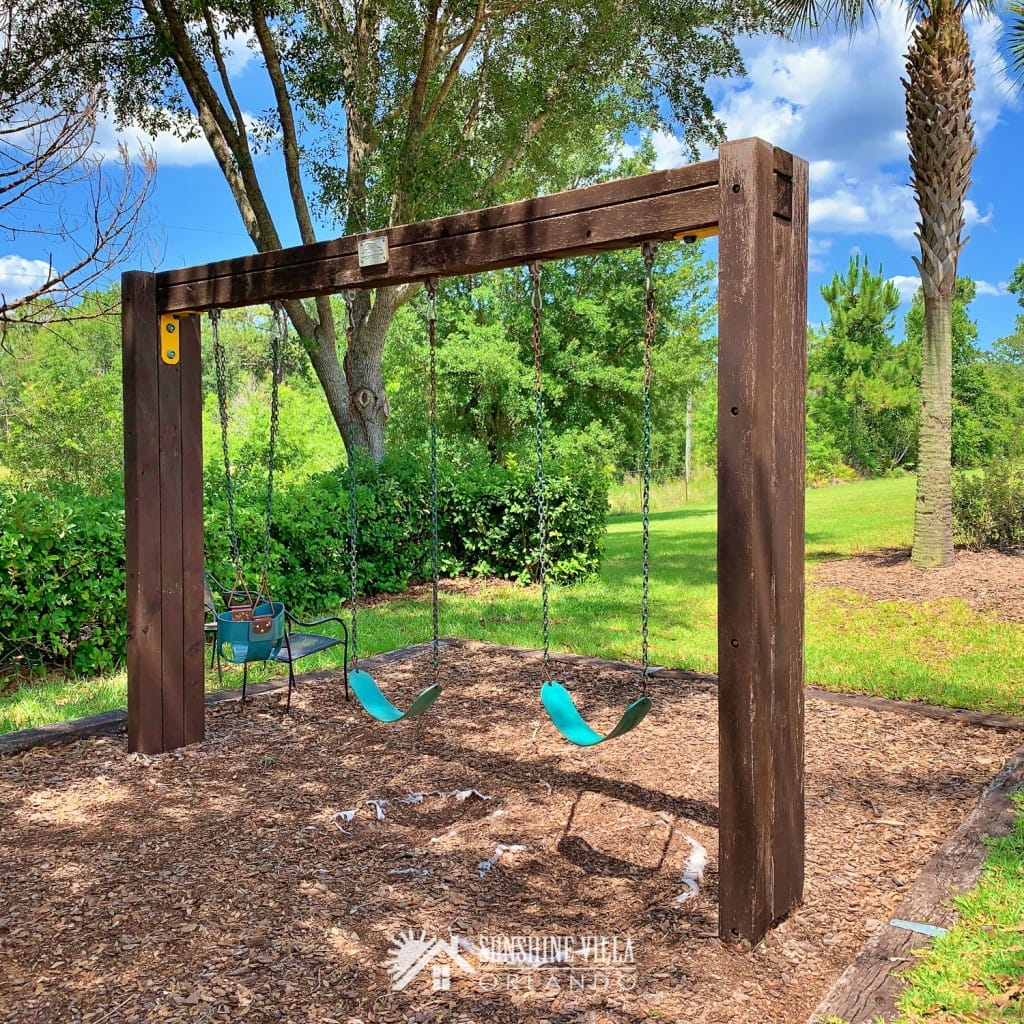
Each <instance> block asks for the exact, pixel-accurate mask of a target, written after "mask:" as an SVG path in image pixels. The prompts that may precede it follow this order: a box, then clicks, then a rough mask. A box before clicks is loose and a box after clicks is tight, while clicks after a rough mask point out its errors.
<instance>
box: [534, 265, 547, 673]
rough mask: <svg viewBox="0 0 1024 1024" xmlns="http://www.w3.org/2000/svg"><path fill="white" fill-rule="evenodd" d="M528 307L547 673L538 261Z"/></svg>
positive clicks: (545, 553) (542, 612)
mask: <svg viewBox="0 0 1024 1024" xmlns="http://www.w3.org/2000/svg"><path fill="white" fill-rule="evenodd" d="M530 283H531V290H530V309H531V310H532V312H533V396H534V424H535V428H536V442H537V537H538V547H539V555H540V566H539V568H540V603H541V624H542V630H543V637H544V671H545V674H546V673H547V667H548V650H549V648H550V645H551V621H550V615H549V611H548V565H547V541H548V537H547V533H548V506H547V496H546V494H545V480H544V394H543V382H542V377H541V365H540V328H541V312H542V310H543V295H542V292H541V264H540V263H539V262H538V263H531V264H530Z"/></svg>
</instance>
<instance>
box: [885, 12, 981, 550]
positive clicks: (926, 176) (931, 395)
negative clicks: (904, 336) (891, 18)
mask: <svg viewBox="0 0 1024 1024" xmlns="http://www.w3.org/2000/svg"><path fill="white" fill-rule="evenodd" d="M964 12H965V6H964V0H936V2H935V3H934V4H933V5H932V6H931V7H930V8H929V9H927V11H926V13H925V15H924V16H923V17H922V18H921V20H920V21H919V22H918V23H917V25H916V26H915V28H914V33H913V37H912V39H911V44H910V49H909V51H908V52H907V65H906V66H907V77H906V79H904V82H903V85H904V88H905V90H906V100H907V138H908V140H909V142H910V168H911V185H912V186H913V189H914V192H915V194H916V197H917V206H918V212H919V214H920V217H921V219H920V221H919V222H918V225H917V228H918V230H917V240H918V242H919V243H920V246H921V257H920V259H915V261H914V262H915V263H916V264H917V267H918V270H919V271H920V273H921V289H922V291H923V293H924V313H925V324H924V346H923V352H922V364H921V437H920V446H919V456H918V473H917V504H916V509H915V515H914V548H913V553H912V558H913V562H914V564H915V565H918V566H921V567H933V566H940V565H949V564H951V563H952V561H953V516H952V501H953V497H952V471H951V449H952V446H951V429H952V419H953V394H952V361H953V355H952V352H953V331H952V317H953V292H954V288H955V286H956V271H957V260H958V258H959V256H960V250H961V249H962V248H963V245H964V242H965V241H966V239H962V238H961V236H962V234H963V228H964V200H965V198H966V195H967V189H968V187H969V186H970V183H971V167H972V165H973V163H974V157H975V155H976V153H977V148H976V147H975V145H974V123H973V121H972V119H971V94H972V92H973V90H974V64H973V62H972V60H971V51H970V43H969V41H968V38H967V30H966V29H965V28H964Z"/></svg>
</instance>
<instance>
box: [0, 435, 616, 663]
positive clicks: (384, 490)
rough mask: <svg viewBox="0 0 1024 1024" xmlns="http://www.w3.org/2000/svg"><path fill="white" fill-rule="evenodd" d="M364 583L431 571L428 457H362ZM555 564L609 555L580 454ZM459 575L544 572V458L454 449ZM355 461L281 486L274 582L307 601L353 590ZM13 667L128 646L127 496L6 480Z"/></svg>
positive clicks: (222, 561)
mask: <svg viewBox="0 0 1024 1024" xmlns="http://www.w3.org/2000/svg"><path fill="white" fill-rule="evenodd" d="M359 480H360V484H359V487H358V491H357V494H358V510H359V581H360V592H361V593H362V594H373V593H380V592H387V593H398V592H400V591H402V590H404V589H405V588H406V587H408V586H409V584H410V582H412V581H414V580H417V579H424V578H426V577H427V576H428V575H429V571H430V538H431V533H430V481H429V476H428V473H427V463H426V459H425V458H424V457H417V456H410V455H408V454H405V455H402V454H399V455H397V456H393V457H390V458H389V459H387V460H386V461H385V463H384V464H383V465H382V466H380V467H376V466H373V465H372V464H365V465H363V466H361V467H360V469H359ZM260 483H262V481H259V480H253V481H250V482H246V481H242V482H241V484H240V493H239V507H238V517H239V533H240V535H241V538H242V543H243V554H244V557H245V560H246V564H247V565H248V566H250V567H253V568H254V569H255V567H256V566H257V565H258V564H259V562H260V555H259V552H260V551H261V546H262V538H263V503H264V501H265V495H264V494H263V493H262V492H261V488H260ZM547 496H548V507H549V529H548V560H549V565H550V578H551V579H553V580H555V581H558V582H561V583H569V582H572V581H574V580H578V579H580V578H581V577H583V576H585V575H587V574H588V573H591V572H595V571H596V570H597V569H598V568H599V566H600V557H601V540H602V538H603V535H604V528H605V518H606V515H607V510H608V495H607V481H606V479H604V477H603V475H602V474H601V473H600V471H598V470H596V469H591V468H589V467H588V466H586V465H584V464H581V465H578V466H575V467H573V468H572V470H571V471H570V470H569V469H567V468H565V467H563V466H559V465H558V464H552V465H551V466H549V467H548V486H547ZM438 507H439V526H440V534H441V569H442V573H443V574H444V575H446V576H454V575H458V574H463V573H465V574H470V575H492V576H501V577H504V578H506V579H512V580H518V581H527V580H531V579H535V578H536V574H537V568H538V558H537V546H536V545H537V510H536V498H535V492H534V480H533V471H532V470H531V469H529V468H528V467H525V466H524V467H517V466H512V467H511V468H503V467H497V466H488V465H483V464H478V463H473V462H469V463H468V464H464V465H456V463H455V462H454V460H452V459H444V460H443V470H442V472H441V474H440V479H439V488H438ZM205 516H206V524H205V529H206V547H207V566H208V568H209V569H210V571H211V572H213V573H214V575H215V576H217V577H218V579H219V580H220V581H221V582H222V583H223V584H225V585H228V584H230V583H231V582H232V580H233V570H232V569H231V558H230V543H229V539H228V527H227V506H226V500H225V495H224V489H223V483H222V482H221V480H220V477H219V475H218V474H217V472H216V469H215V468H214V467H213V466H211V467H210V468H209V470H208V473H207V487H206V507H205ZM348 518H349V512H348V472H347V470H345V469H339V470H334V471H331V472H328V473H324V474H322V475H320V476H316V477H313V478H311V479H309V480H306V481H304V482H303V483H302V484H299V485H296V486H294V487H291V488H287V489H285V488H281V489H279V490H278V493H277V495H276V498H275V504H274V520H273V529H272V532H271V548H270V562H271V572H270V585H271V589H272V592H273V594H274V596H275V598H277V599H278V600H282V601H284V602H285V604H286V605H288V607H289V608H292V609H293V610H294V611H295V612H296V613H298V614H316V613H319V612H323V611H336V610H337V608H338V607H339V606H340V605H341V604H342V603H343V602H344V601H345V600H346V599H347V597H348V592H349V542H348ZM0 566H2V570H0V572H2V575H0V667H4V666H10V665H11V664H12V663H17V662H18V661H21V662H22V663H25V662H27V663H31V664H43V663H46V664H54V663H56V664H61V665H64V666H66V667H68V668H70V669H72V670H73V671H75V672H80V673H87V672H97V671H102V670H104V669H108V668H112V667H114V666H116V665H118V664H120V663H121V662H122V661H123V659H124V650H125V603H124V512H123V497H122V496H121V495H114V496H110V497H106V498H95V497H90V496H87V495H83V494H81V493H76V492H61V493H59V494H54V495H46V496H45V497H43V496H36V495H32V494H22V493H15V492H11V491H6V492H4V491H0Z"/></svg>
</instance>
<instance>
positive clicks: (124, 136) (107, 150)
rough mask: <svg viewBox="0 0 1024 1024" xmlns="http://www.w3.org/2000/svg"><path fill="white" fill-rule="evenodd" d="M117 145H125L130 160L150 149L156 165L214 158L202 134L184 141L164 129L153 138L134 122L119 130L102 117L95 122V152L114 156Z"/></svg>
mask: <svg viewBox="0 0 1024 1024" xmlns="http://www.w3.org/2000/svg"><path fill="white" fill-rule="evenodd" d="M119 145H123V146H126V147H127V149H128V154H129V156H131V158H132V159H133V160H135V159H138V158H139V155H140V154H141V153H143V152H149V153H152V154H153V155H154V156H155V157H156V162H157V166H158V167H160V166H163V167H195V166H197V165H199V164H212V163H213V162H214V161H213V153H212V152H211V150H210V147H209V145H208V144H207V142H206V139H204V138H203V137H202V136H200V137H199V138H197V139H190V140H189V141H187V142H183V141H182V140H181V139H179V138H178V137H177V136H176V135H174V133H173V132H168V131H164V132H160V133H159V134H157V136H156V137H155V138H154V137H153V136H151V135H149V133H148V132H144V131H143V130H142V129H141V128H137V127H135V126H134V125H130V126H128V127H127V128H123V129H121V130H120V131H118V130H116V129H115V128H114V125H113V122H112V121H110V120H109V119H107V118H103V119H102V120H101V121H100V122H99V124H98V125H97V126H96V143H95V146H94V152H95V153H96V155H97V156H101V157H112V156H116V154H117V147H118V146H119Z"/></svg>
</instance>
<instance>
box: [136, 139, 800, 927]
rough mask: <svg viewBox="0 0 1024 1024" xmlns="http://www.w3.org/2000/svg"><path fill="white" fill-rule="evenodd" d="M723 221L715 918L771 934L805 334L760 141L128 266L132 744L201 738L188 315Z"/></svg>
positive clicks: (787, 775)
mask: <svg viewBox="0 0 1024 1024" xmlns="http://www.w3.org/2000/svg"><path fill="white" fill-rule="evenodd" d="M715 234H717V235H718V264H719V268H718V336H719V347H718V581H719V586H718V672H719V684H718V686H719V688H718V708H719V711H718V721H719V827H720V839H719V874H720V912H719V922H720V923H719V931H720V935H721V937H722V938H723V939H725V940H732V941H735V940H738V939H745V940H748V941H749V942H751V943H756V942H758V941H759V940H760V939H761V938H762V937H763V936H764V934H765V933H766V932H767V931H768V929H769V928H771V927H772V926H773V925H774V924H775V923H776V922H777V921H779V920H781V919H782V918H783V917H784V916H785V915H786V914H787V913H789V911H790V910H791V909H793V907H795V906H796V905H797V904H798V903H799V902H800V901H801V899H802V895H803V881H804V767H803V763H804V762H803V756H804V755H803V751H804V708H803V633H804V460H805V439H804V438H805V435H804V408H805V378H806V333H807V163H806V161H804V160H801V159H799V158H797V157H794V156H792V155H791V154H789V153H786V152H784V151H782V150H780V149H777V148H775V147H773V146H772V145H770V144H769V143H767V142H764V141H763V140H760V139H745V140H742V141H738V142H728V143H725V144H723V146H722V147H721V149H720V150H719V154H718V158H717V159H715V160H708V161H704V162H701V163H697V164H691V165H689V166H687V167H681V168H677V169H673V170H667V171H656V172H654V173H652V174H645V175H641V176H638V177H634V178H628V179H623V180H620V181H612V182H607V183H604V184H600V185H593V186H591V187H589V188H583V189H577V190H575V191H571V192H563V193H559V194H557V195H551V196H542V197H539V198H536V199H530V200H525V201H522V202H516V203H510V204H507V205H505V206H498V207H492V208H490V209H485V210H479V211H474V212H471V213H464V214H458V215H456V216H452V217H444V218H439V219H436V220H431V221H425V222H422V223H419V224H411V225H402V226H399V227H393V228H389V229H387V230H386V231H381V232H373V233H371V234H369V235H363V236H349V237H345V238H340V239H335V240H332V241H329V242H322V243H316V244H313V245H303V246H296V247H294V248H290V249H283V250H279V251H276V252H268V253H259V254H257V255H252V256H244V257H239V258H237V259H231V260H224V261H220V262H216V263H210V264H204V265H201V266H194V267H188V268H184V269H180V270H169V271H164V272H162V273H155V274H154V273H145V272H141V271H130V272H128V273H126V274H124V275H123V278H122V302H123V318H122V330H123V355H124V359H123V367H124V369H123V372H124V403H125V492H126V493H125V504H126V509H125V513H126V514H125V532H126V570H127V610H128V746H129V749H130V750H132V751H141V752H144V753H162V752H165V751H169V750H174V749H176V748H177V747H180V746H183V745H186V744H189V743H195V742H198V741H199V740H202V739H203V737H204V735H205V721H204V667H205V658H204V603H203V595H204V576H203V568H204V566H203V453H202V395H201V372H202V371H201V360H200V327H199V317H197V316H186V315H183V314H187V313H192V312H195V311H197V310H202V311H207V310H222V309H227V308H232V307H239V306H247V305H252V304H255V303H268V302H281V301H284V300H288V299H300V298H308V297H312V296H318V295H333V294H337V293H339V292H342V291H343V290H346V289H358V288H378V287H382V286H385V285H393V284H401V283H405V282H411V281H426V280H428V279H431V278H439V277H450V276H456V275H463V274H477V273H482V272H484V271H488V270H495V269H498V268H500V267H510V266H518V265H524V264H530V263H534V262H537V261H548V260H554V259H564V258H566V257H571V256H580V255H585V254H587V253H593V252H602V251H608V250H615V249H623V248H626V247H630V246H638V245H641V244H642V243H644V242H656V241H666V240H669V239H678V238H691V237H706V236H709V235H715ZM385 239H386V246H385V245H384V244H383V240H385ZM367 254H369V258H367ZM361 256H362V257H363V258H360V257H361ZM361 264H362V265H361Z"/></svg>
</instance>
